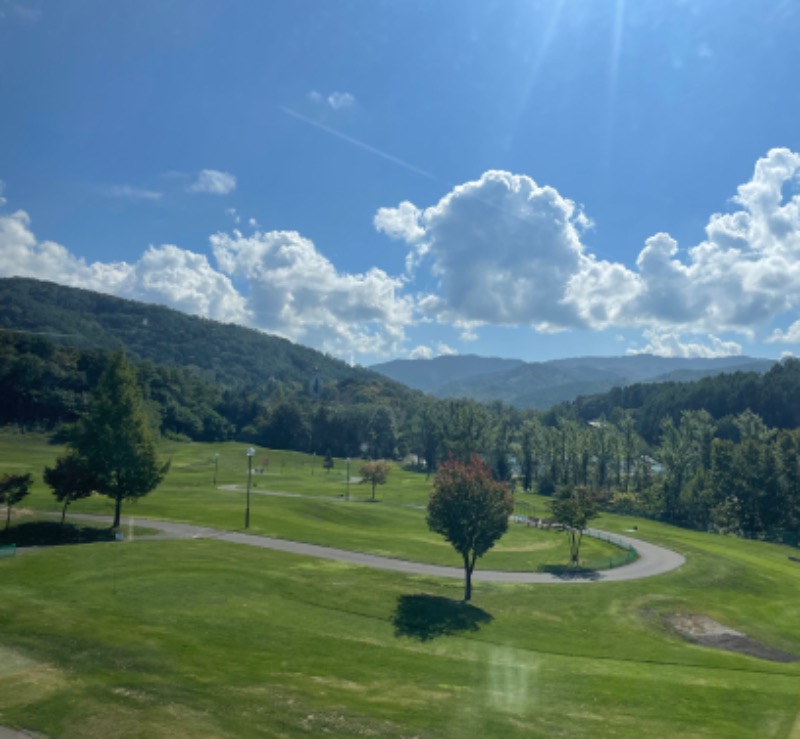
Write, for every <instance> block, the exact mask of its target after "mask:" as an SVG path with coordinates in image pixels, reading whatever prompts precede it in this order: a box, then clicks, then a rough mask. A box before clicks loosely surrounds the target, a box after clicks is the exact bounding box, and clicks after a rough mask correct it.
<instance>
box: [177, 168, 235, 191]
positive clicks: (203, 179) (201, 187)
mask: <svg viewBox="0 0 800 739" xmlns="http://www.w3.org/2000/svg"><path fill="white" fill-rule="evenodd" d="M235 189H236V177H235V176H234V175H232V174H231V173H230V172H220V171H219V170H217V169H204V170H201V171H200V172H199V173H198V175H197V177H196V179H195V181H194V182H192V183H191V184H190V185H189V186H188V187H187V188H186V190H187V191H188V192H204V193H209V194H211V195H227V194H228V193H230V192H233V191H234V190H235Z"/></svg>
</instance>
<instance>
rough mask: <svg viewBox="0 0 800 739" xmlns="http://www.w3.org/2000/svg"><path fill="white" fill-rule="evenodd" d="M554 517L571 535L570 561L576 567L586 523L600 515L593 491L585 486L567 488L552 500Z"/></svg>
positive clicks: (551, 507)
mask: <svg viewBox="0 0 800 739" xmlns="http://www.w3.org/2000/svg"><path fill="white" fill-rule="evenodd" d="M550 509H551V510H552V512H553V518H554V519H555V520H556V521H558V522H559V523H563V524H564V526H565V527H566V532H567V536H568V537H569V553H570V558H569V563H570V565H573V566H575V567H577V566H578V563H579V562H580V553H581V541H582V539H583V530H584V529H585V528H586V524H587V523H589V521H591V520H592V519H593V518H597V516H598V513H599V511H598V505H597V500H596V498H595V496H594V494H593V493H592V491H591V490H590V489H589V488H587V487H584V486H578V487H574V488H572V489H566V490H563V489H562V491H561V492H560V494H559V496H558V497H557V498H556V499H555V500H553V501H551V503H550Z"/></svg>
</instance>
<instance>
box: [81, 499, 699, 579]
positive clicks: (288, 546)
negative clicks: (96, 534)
mask: <svg viewBox="0 0 800 739" xmlns="http://www.w3.org/2000/svg"><path fill="white" fill-rule="evenodd" d="M69 517H70V518H74V519H78V520H80V519H84V520H94V521H107V522H109V523H111V520H112V518H111V516H100V515H92V514H71V515H70V516H69ZM127 523H131V524H133V525H140V526H146V527H148V528H154V529H160V530H161V532H162V533H161V534H159V535H156V536H142V537H138V539H139V540H145V539H150V540H152V539H218V540H220V541H228V542H231V543H233V544H247V545H248V546H252V547H261V548H262V549H277V550H278V551H281V552H290V553H291V554H301V555H305V556H309V557H319V558H321V559H334V560H338V561H340V562H350V563H351V564H357V565H362V566H364V567H374V568H376V569H381V570H392V571H394V572H404V573H407V574H410V575H431V576H434V577H451V578H456V579H462V578H463V577H464V571H463V569H461V568H460V567H445V566H443V565H432V564H426V563H424V562H411V561H408V560H403V559H392V558H391V557H380V556H378V555H375V554H365V553H363V552H352V551H349V550H347V549H335V548H333V547H324V546H319V545H317V544H305V543H303V542H299V541H290V540H288V539H275V538H273V537H271V536H258V535H256V534H245V533H243V532H240V531H223V530H221V529H214V528H209V527H207V526H196V525H194V524H187V523H175V522H173V521H155V520H153V519H149V518H147V519H145V518H143V519H138V520H137V519H129V520H128V521H126V524H127ZM617 538H619V539H620V540H621V541H623V542H624V543H627V544H630V545H632V546H633V547H635V548H636V551H637V553H638V554H639V558H638V559H637V560H635V561H634V562H631V563H630V564H628V565H623V566H622V567H617V568H615V569H613V570H605V571H598V572H593V573H591V574H590V575H582V574H580V573H577V574H574V575H573V574H571V573H570V574H568V575H565V576H561V575H554V574H550V573H547V572H505V571H502V570H480V569H476V570H475V572H474V573H473V575H472V579H473V580H483V581H490V582H514V583H596V582H617V581H620V580H638V579H641V578H644V577H654V576H655V575H661V574H663V573H665V572H670V571H671V570H674V569H677V568H678V567H680V566H681V565H682V564H683V563H684V562H685V561H686V560H685V559H684V557H683V556H681V555H680V554H678V553H677V552H673V551H672V550H670V549H665V548H664V547H659V546H656V545H655V544H650V543H648V542H646V541H641V540H640V539H633V538H631V537H627V536H618V537H617Z"/></svg>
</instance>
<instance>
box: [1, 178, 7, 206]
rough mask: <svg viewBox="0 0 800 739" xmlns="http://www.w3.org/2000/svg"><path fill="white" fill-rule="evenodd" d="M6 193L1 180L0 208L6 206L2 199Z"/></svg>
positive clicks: (4, 200)
mask: <svg viewBox="0 0 800 739" xmlns="http://www.w3.org/2000/svg"><path fill="white" fill-rule="evenodd" d="M5 191H6V183H5V182H3V180H0V208H1V207H2V206H4V205H5V204H6V202H7V201H6V199H5V198H4V197H3V194H4V193H5Z"/></svg>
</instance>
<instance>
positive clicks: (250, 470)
mask: <svg viewBox="0 0 800 739" xmlns="http://www.w3.org/2000/svg"><path fill="white" fill-rule="evenodd" d="M255 453H256V450H255V449H253V447H250V448H249V449H248V450H247V508H246V509H245V513H244V527H245V528H246V529H249V528H250V478H251V477H252V475H253V455H254V454H255Z"/></svg>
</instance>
